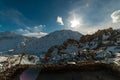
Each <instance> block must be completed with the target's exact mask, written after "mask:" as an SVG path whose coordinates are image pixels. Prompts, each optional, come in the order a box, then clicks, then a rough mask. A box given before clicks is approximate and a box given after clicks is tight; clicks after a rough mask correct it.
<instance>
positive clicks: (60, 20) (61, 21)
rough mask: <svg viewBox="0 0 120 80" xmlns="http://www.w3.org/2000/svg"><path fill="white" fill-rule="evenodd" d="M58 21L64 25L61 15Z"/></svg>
mask: <svg viewBox="0 0 120 80" xmlns="http://www.w3.org/2000/svg"><path fill="white" fill-rule="evenodd" d="M57 22H58V23H59V24H60V25H64V23H63V20H62V17H60V16H58V17H57Z"/></svg>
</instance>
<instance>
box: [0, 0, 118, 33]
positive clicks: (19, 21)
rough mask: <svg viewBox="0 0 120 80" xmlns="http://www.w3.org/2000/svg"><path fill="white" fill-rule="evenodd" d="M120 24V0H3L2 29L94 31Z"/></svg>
mask: <svg viewBox="0 0 120 80" xmlns="http://www.w3.org/2000/svg"><path fill="white" fill-rule="evenodd" d="M119 24H120V0H0V32H3V31H15V32H18V33H20V34H29V33H50V32H53V31H56V30H63V29H70V30H74V31H79V32H80V33H82V34H91V33H93V32H95V31H97V30H98V29H105V28H109V27H113V28H114V29H118V28H120V25H119Z"/></svg>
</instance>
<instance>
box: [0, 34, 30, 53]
mask: <svg viewBox="0 0 120 80" xmlns="http://www.w3.org/2000/svg"><path fill="white" fill-rule="evenodd" d="M27 40H28V38H27V37H24V36H22V35H19V34H17V33H15V32H0V52H1V53H8V52H12V51H14V50H15V49H17V48H18V47H19V46H20V45H21V44H22V43H24V42H26V41H27Z"/></svg>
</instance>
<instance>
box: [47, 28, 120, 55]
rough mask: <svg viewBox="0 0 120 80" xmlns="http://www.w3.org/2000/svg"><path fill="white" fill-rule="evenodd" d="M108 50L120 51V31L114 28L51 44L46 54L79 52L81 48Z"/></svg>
mask: <svg viewBox="0 0 120 80" xmlns="http://www.w3.org/2000/svg"><path fill="white" fill-rule="evenodd" d="M84 49H87V50H98V51H99V50H101V49H104V50H107V51H111V52H113V53H116V52H120V32H119V31H118V30H113V29H112V28H109V29H104V30H98V31H97V32H96V33H94V34H92V35H83V36H82V37H81V38H80V40H79V41H76V40H74V39H68V40H66V41H64V43H63V44H61V45H59V46H58V45H57V46H56V45H54V46H51V47H50V48H49V49H48V51H47V53H46V56H48V57H49V56H55V55H56V54H70V53H73V52H75V53H78V51H79V50H81V51H82V50H84Z"/></svg>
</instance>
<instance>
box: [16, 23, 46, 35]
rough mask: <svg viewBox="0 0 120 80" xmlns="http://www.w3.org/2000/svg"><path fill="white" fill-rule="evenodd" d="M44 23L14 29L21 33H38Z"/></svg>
mask: <svg viewBox="0 0 120 80" xmlns="http://www.w3.org/2000/svg"><path fill="white" fill-rule="evenodd" d="M44 27H45V25H38V26H34V27H26V28H25V29H22V28H20V29H17V30H16V31H17V32H18V33H21V34H28V33H40V32H41V31H42V29H43V28H44Z"/></svg>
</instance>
